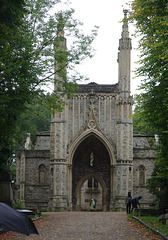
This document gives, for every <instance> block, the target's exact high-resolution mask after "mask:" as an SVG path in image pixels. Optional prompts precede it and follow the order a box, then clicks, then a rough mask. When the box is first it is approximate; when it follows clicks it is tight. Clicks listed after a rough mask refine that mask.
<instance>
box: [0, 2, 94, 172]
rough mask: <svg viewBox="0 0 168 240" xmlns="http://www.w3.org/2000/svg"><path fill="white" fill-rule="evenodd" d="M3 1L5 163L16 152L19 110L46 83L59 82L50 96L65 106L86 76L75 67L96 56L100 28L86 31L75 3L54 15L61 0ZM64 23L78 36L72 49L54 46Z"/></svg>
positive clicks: (0, 102) (1, 129)
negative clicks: (94, 47) (82, 26)
mask: <svg viewBox="0 0 168 240" xmlns="http://www.w3.org/2000/svg"><path fill="white" fill-rule="evenodd" d="M1 2H2V4H1V10H0V11H1V16H2V17H1V18H0V27H1V32H0V43H1V44H0V84H1V87H0V95H1V98H0V112H1V115H0V122H1V125H0V133H1V136H0V159H1V164H0V169H2V168H4V165H6V164H7V163H8V161H10V156H12V154H13V151H14V144H15V142H16V140H15V137H16V129H18V124H19V121H20V115H21V114H22V113H23V112H24V111H25V110H26V108H27V106H28V104H29V103H31V101H32V99H34V97H35V96H36V95H39V94H40V92H41V90H40V88H41V86H42V85H48V83H51V82H54V81H55V82H56V85H57V89H56V90H55V91H54V93H53V95H52V97H50V102H51V103H52V107H54V108H56V109H57V110H58V111H59V110H60V109H61V104H60V100H61V102H63V98H64V97H65V96H67V97H70V96H71V95H72V93H73V91H74V90H75V89H76V84H75V83H76V80H79V78H81V76H79V74H77V73H75V74H74V73H72V70H74V69H75V65H76V64H79V63H80V62H81V61H82V60H83V59H85V58H86V57H92V55H93V54H92V53H93V51H92V50H93V49H92V47H91V43H92V41H93V40H94V38H95V36H96V34H97V28H96V27H95V28H94V29H93V30H92V32H91V34H90V35H85V34H84V33H83V32H82V30H81V25H82V24H81V23H80V22H79V21H78V20H76V19H73V13H74V10H73V9H69V10H67V11H64V12H57V13H54V14H53V15H51V9H52V8H53V7H55V4H56V3H58V1H57V0H25V1H23V0H18V1H14V0H8V1H2V0H1ZM16 2H17V4H16ZM11 12H12V13H13V12H14V13H16V14H13V15H12V14H11ZM5 16H7V17H5ZM8 17H9V18H8ZM62 28H64V32H65V34H66V36H68V37H70V36H71V37H73V41H72V44H71V45H70V46H69V48H68V49H65V48H64V49H63V48H54V47H53V45H54V42H56V37H57V40H58V36H59V34H60V32H61V31H62V30H63V29H62ZM55 61H56V63H57V66H58V67H57V68H55ZM58 63H61V65H59V64H58ZM65 68H66V71H65ZM70 71H71V73H72V74H71V73H70ZM54 76H55V78H54ZM57 77H58V78H57ZM51 99H52V100H51ZM53 103H55V104H53ZM62 104H63V103H62Z"/></svg>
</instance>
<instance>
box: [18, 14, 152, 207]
mask: <svg viewBox="0 0 168 240" xmlns="http://www.w3.org/2000/svg"><path fill="white" fill-rule="evenodd" d="M64 44H66V41H65V40H64V41H63V43H62V45H64ZM62 45H61V46H62ZM64 47H65V46H64ZM131 48H132V47H131V39H130V38H129V32H128V23H127V20H126V12H125V21H124V22H123V27H122V35H121V39H120V41H119V54H118V63H119V79H118V83H116V84H113V85H105V84H101V85H99V84H96V83H94V82H91V83H89V84H79V89H78V91H76V93H75V95H74V97H73V98H71V99H69V100H66V104H65V107H64V109H63V111H62V112H61V113H55V114H53V115H52V117H51V129H50V134H49V133H42V134H41V135H39V136H38V138H37V143H36V146H35V149H34V150H25V151H22V153H21V155H20V157H19V158H18V160H17V185H18V188H19V191H18V194H19V198H20V199H21V200H22V202H23V203H24V204H25V205H26V206H28V207H35V206H36V205H39V204H40V206H41V208H42V209H44V210H47V209H48V210H52V211H57V210H81V209H83V210H86V209H88V208H89V201H90V200H89V199H91V198H92V197H94V198H95V200H96V203H97V207H98V209H101V210H103V211H106V210H114V209H124V208H125V198H126V196H127V193H128V191H131V192H132V195H133V196H137V195H142V196H143V198H142V203H144V205H145V206H148V205H149V203H150V202H151V201H152V200H153V196H152V195H150V194H149V193H148V191H147V190H146V187H145V186H146V180H147V179H148V178H149V177H150V175H151V172H152V169H153V166H154V162H155V152H154V151H153V150H152V147H151V146H150V144H149V139H148V137H146V136H142V135H134V136H133V123H132V96H131V95H130V52H131ZM60 81H61V79H60ZM54 89H55V90H56V89H57V88H56V86H55V87H54Z"/></svg>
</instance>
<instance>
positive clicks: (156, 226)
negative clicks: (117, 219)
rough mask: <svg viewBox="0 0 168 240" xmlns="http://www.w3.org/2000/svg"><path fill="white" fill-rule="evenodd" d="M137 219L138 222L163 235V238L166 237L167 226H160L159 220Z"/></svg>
mask: <svg viewBox="0 0 168 240" xmlns="http://www.w3.org/2000/svg"><path fill="white" fill-rule="evenodd" d="M138 218H139V219H140V220H142V221H143V222H144V223H146V224H147V225H148V226H150V227H152V228H154V229H156V230H158V231H159V232H161V233H163V234H164V235H165V236H167V237H168V226H166V225H164V224H162V223H160V222H159V218H158V217H150V216H148V217H146V216H145V217H143V216H141V217H139V216H138Z"/></svg>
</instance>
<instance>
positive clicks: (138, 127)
mask: <svg viewBox="0 0 168 240" xmlns="http://www.w3.org/2000/svg"><path fill="white" fill-rule="evenodd" d="M134 104H135V109H134V113H133V131H134V132H136V133H138V134H139V133H140V134H146V135H152V136H154V135H155V134H157V131H156V129H153V128H152V127H151V125H150V123H149V122H148V119H146V115H144V113H143V108H142V106H141V95H136V96H135V97H134Z"/></svg>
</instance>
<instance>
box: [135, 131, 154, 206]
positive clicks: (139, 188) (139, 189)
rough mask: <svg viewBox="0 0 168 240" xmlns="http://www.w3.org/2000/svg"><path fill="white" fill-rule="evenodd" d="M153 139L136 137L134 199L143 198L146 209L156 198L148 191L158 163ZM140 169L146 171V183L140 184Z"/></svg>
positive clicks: (142, 201)
mask: <svg viewBox="0 0 168 240" xmlns="http://www.w3.org/2000/svg"><path fill="white" fill-rule="evenodd" d="M151 139H152V137H148V136H142V135H137V136H134V160H133V169H134V170H133V197H137V196H142V199H141V203H142V206H144V207H148V206H149V204H150V203H151V202H152V201H153V200H154V196H153V195H152V194H151V193H149V191H148V190H147V189H146V183H147V180H148V179H149V178H150V177H151V174H152V171H153V168H154V164H155V161H156V158H155V154H156V153H155V150H154V149H152V146H151V144H150V140H151ZM140 168H142V169H144V183H142V182H140Z"/></svg>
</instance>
